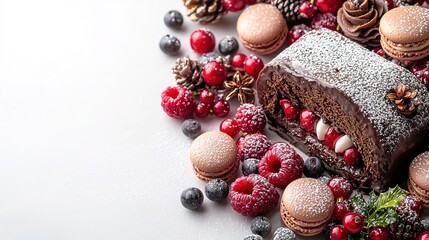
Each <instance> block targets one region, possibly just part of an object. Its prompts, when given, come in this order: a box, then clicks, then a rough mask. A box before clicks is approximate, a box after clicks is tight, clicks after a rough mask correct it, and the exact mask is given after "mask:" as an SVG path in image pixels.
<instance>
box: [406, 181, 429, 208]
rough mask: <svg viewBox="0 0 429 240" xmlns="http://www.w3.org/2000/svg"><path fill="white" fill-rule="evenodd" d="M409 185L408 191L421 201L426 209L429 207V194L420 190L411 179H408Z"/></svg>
mask: <svg viewBox="0 0 429 240" xmlns="http://www.w3.org/2000/svg"><path fill="white" fill-rule="evenodd" d="M407 185H408V191H410V193H411V194H412V195H414V196H415V197H417V198H418V199H420V201H422V203H423V205H425V207H429V192H427V191H424V190H423V189H421V188H419V187H418V186H417V185H416V184H415V183H414V182H413V181H412V180H411V179H408V181H407Z"/></svg>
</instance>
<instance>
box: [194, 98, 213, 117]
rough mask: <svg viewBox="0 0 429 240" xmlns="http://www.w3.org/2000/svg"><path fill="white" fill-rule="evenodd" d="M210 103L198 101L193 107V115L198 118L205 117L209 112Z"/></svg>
mask: <svg viewBox="0 0 429 240" xmlns="http://www.w3.org/2000/svg"><path fill="white" fill-rule="evenodd" d="M210 107H211V106H210V104H207V103H203V102H200V103H198V105H197V107H196V108H195V116H197V117H199V118H205V117H207V115H209V113H210Z"/></svg>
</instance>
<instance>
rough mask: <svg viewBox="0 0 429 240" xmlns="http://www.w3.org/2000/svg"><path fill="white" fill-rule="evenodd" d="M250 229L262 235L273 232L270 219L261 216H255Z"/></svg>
mask: <svg viewBox="0 0 429 240" xmlns="http://www.w3.org/2000/svg"><path fill="white" fill-rule="evenodd" d="M250 230H252V233H254V234H258V235H260V236H261V237H266V236H268V234H270V232H271V222H270V219H268V218H266V217H261V216H259V217H256V218H254V219H253V220H252V223H251V225H250Z"/></svg>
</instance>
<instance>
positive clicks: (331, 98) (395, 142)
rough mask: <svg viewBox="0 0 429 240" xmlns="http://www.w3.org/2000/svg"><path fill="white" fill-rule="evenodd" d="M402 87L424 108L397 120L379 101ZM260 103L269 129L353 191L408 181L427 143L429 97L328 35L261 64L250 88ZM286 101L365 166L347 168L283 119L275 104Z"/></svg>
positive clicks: (400, 71)
mask: <svg viewBox="0 0 429 240" xmlns="http://www.w3.org/2000/svg"><path fill="white" fill-rule="evenodd" d="M400 83H404V84H405V85H407V86H408V87H412V88H414V89H416V90H417V91H418V94H417V97H418V98H419V99H420V100H421V101H422V102H423V104H422V105H420V106H419V109H418V111H417V114H416V116H414V117H413V118H412V119H408V118H406V117H405V116H403V115H401V114H400V113H398V112H397V110H396V109H395V107H394V106H392V105H391V104H390V103H389V101H388V100H387V99H386V97H385V94H387V92H388V91H389V90H390V89H391V88H393V87H394V86H396V85H399V84H400ZM257 92H258V97H259V103H260V104H261V105H262V106H263V108H264V110H265V112H266V114H267V117H268V119H269V122H270V124H271V126H272V129H273V130H275V131H276V132H277V133H279V134H280V135H281V136H282V137H284V138H286V139H287V140H289V141H290V142H291V143H292V144H294V145H296V146H297V147H298V148H300V149H301V150H303V151H304V152H306V153H307V154H312V155H316V156H319V157H320V158H321V159H322V160H324V161H325V163H327V165H328V166H329V167H330V169H331V170H332V171H333V172H335V173H338V174H341V175H343V176H345V177H347V178H348V179H350V180H352V182H353V184H354V185H355V186H356V187H358V188H359V189H363V190H370V189H374V190H376V191H377V192H380V191H383V190H385V189H386V188H387V187H388V186H389V185H391V184H393V183H395V182H396V181H398V180H399V179H401V178H400V177H401V176H403V175H404V174H406V173H407V169H408V168H407V166H408V164H409V160H410V159H411V157H412V156H413V154H412V153H413V152H415V150H416V149H417V148H418V147H419V146H422V145H424V144H426V145H427V143H428V142H429V93H428V91H427V89H426V88H425V87H424V86H423V85H422V84H421V83H420V82H419V80H418V79H417V78H416V77H415V76H414V75H413V74H411V73H410V72H409V71H408V70H406V69H404V68H402V67H400V66H397V65H396V64H394V63H392V62H389V61H387V60H385V59H383V58H381V57H379V56H377V55H376V54H374V53H372V52H370V51H368V50H367V49H365V48H362V47H361V46H359V45H358V44H356V43H353V42H351V41H350V40H348V39H346V38H344V37H343V36H341V35H340V34H338V33H336V32H333V31H330V30H325V29H323V30H317V31H312V32H310V33H308V34H306V35H305V36H304V37H302V38H301V39H300V40H298V41H297V42H296V43H295V44H293V45H292V46H291V47H289V48H287V49H285V50H284V51H283V52H282V53H281V54H280V55H279V56H277V57H276V58H275V59H273V60H272V61H271V62H270V63H268V64H267V65H266V66H265V68H264V69H263V70H262V72H261V74H260V77H259V79H258V81H257ZM282 98H287V99H290V100H291V101H292V102H294V103H295V104H301V105H303V107H305V108H308V109H310V110H312V111H314V112H315V113H316V114H318V115H319V116H321V117H322V118H323V119H325V120H328V121H330V122H332V123H333V125H334V126H336V127H338V128H339V129H340V130H341V131H343V132H345V133H346V134H348V135H349V136H350V137H351V139H352V140H353V142H354V143H355V145H356V146H357V148H358V150H359V152H360V153H361V154H362V157H363V161H364V166H361V167H350V166H347V165H346V164H345V163H344V161H343V159H342V156H340V155H338V154H336V153H335V152H333V151H332V150H330V149H328V148H327V147H326V146H325V145H324V144H323V143H321V142H320V141H318V140H317V137H316V136H315V135H314V134H310V133H307V132H305V131H303V130H302V129H301V128H300V127H299V125H298V124H297V123H294V122H290V121H288V120H287V119H286V118H284V114H283V112H282V110H281V107H280V106H279V104H278V101H279V100H280V99H282Z"/></svg>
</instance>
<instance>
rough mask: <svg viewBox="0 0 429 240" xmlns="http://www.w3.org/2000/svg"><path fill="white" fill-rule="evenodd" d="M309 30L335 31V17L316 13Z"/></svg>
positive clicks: (329, 14)
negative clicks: (323, 29)
mask: <svg viewBox="0 0 429 240" xmlns="http://www.w3.org/2000/svg"><path fill="white" fill-rule="evenodd" d="M311 28H313V29H319V28H327V29H330V30H332V31H336V29H337V17H336V16H334V15H333V14H331V13H323V14H322V13H316V14H314V17H313V18H312V20H311Z"/></svg>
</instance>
